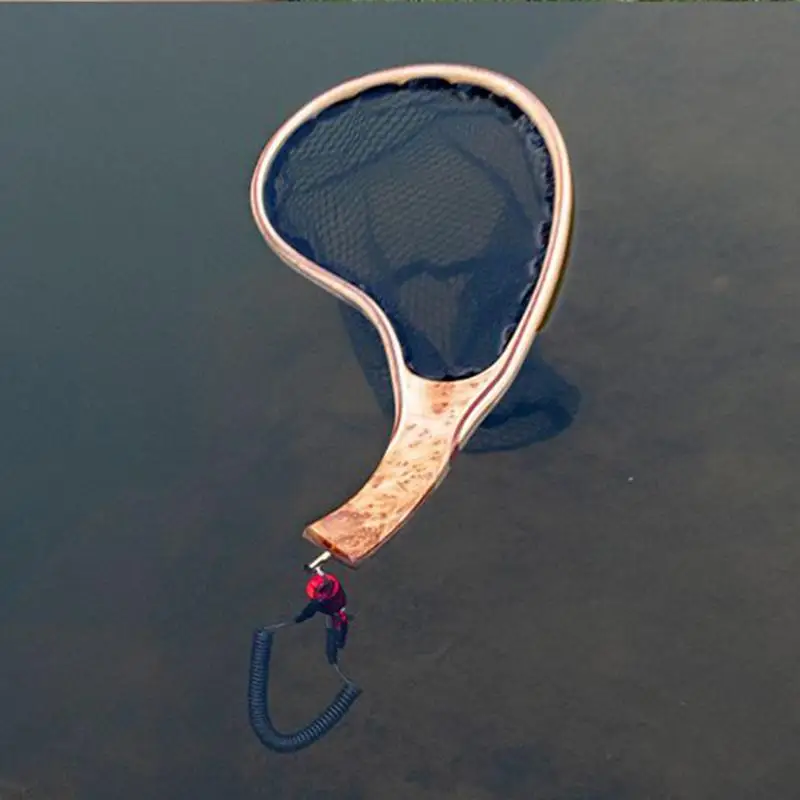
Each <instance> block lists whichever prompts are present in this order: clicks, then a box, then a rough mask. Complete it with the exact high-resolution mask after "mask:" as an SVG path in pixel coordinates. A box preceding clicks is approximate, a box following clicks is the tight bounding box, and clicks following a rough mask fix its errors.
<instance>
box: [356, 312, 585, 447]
mask: <svg viewBox="0 0 800 800" xmlns="http://www.w3.org/2000/svg"><path fill="white" fill-rule="evenodd" d="M341 315H342V320H343V322H344V326H345V329H346V330H347V334H348V337H349V340H350V343H351V345H352V348H353V352H354V354H355V356H356V359H357V360H358V363H359V366H360V367H361V370H362V372H363V373H364V378H365V380H366V381H367V383H368V384H369V387H370V389H371V390H372V392H373V394H374V396H375V400H376V402H377V403H378V406H379V408H380V410H381V412H382V414H384V416H386V417H387V418H389V419H391V417H392V415H393V413H394V403H393V399H392V384H391V378H390V376H389V367H388V364H387V361H386V356H385V354H384V351H383V346H382V345H381V341H380V337H379V336H378V333H377V331H376V330H375V328H373V326H372V324H371V323H370V322H369V321H368V320H367V319H366V318H365V317H363V316H362V315H361V314H360V313H359V312H357V311H355V310H354V309H351V308H349V307H348V306H345V305H342V306H341ZM580 405H581V393H580V390H579V389H578V387H577V386H575V385H574V384H571V383H570V382H569V381H567V380H566V379H565V378H564V377H562V376H561V375H560V374H559V373H558V371H557V370H556V369H555V368H554V367H552V366H551V365H550V364H548V363H547V361H546V360H545V358H544V355H543V354H542V349H541V346H540V345H539V343H538V342H536V341H534V344H533V347H531V351H530V353H529V355H528V358H527V359H526V360H525V364H524V365H523V367H522V369H521V370H520V372H519V374H518V375H517V377H516V380H515V381H514V383H513V384H512V385H511V388H510V389H509V390H508V392H507V394H506V395H505V396H504V397H503V399H502V400H501V401H500V403H498V405H497V406H496V407H495V408H494V410H493V411H492V412H491V414H489V416H488V417H487V418H486V419H485V420H484V421H483V424H482V425H481V426H480V428H478V430H477V431H476V432H475V434H474V436H473V437H472V438H471V439H470V441H469V442H468V443H467V445H466V447H465V448H464V452H465V453H471V454H477V453H493V452H499V451H503V450H519V449H521V448H524V447H529V446H530V445H533V444H536V443H538V442H544V441H547V440H548V439H553V438H555V437H556V436H559V435H560V434H561V433H563V432H564V431H565V430H566V429H567V428H569V427H570V425H572V423H573V422H574V420H575V417H576V416H577V414H578V412H579V409H580Z"/></svg>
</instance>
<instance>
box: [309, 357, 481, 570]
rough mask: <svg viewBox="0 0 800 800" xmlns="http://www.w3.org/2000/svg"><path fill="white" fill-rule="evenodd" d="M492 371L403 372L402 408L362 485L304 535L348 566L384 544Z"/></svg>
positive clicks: (436, 479)
mask: <svg viewBox="0 0 800 800" xmlns="http://www.w3.org/2000/svg"><path fill="white" fill-rule="evenodd" d="M493 375H494V373H493V371H491V370H490V371H488V372H484V373H482V374H481V375H479V376H477V377H475V378H471V379H469V380H464V381H457V382H455V381H450V382H437V381H429V380H425V379H423V378H420V377H418V376H416V375H413V374H411V373H407V374H405V375H403V383H404V387H403V398H404V400H403V408H402V409H401V413H400V415H399V418H398V420H397V422H396V424H395V430H394V432H393V434H392V437H391V439H390V440H389V444H388V446H387V448H386V452H385V454H384V456H383V458H382V459H381V462H380V464H378V467H377V468H376V469H375V471H374V472H373V473H372V476H371V477H370V478H369V480H368V481H367V482H366V484H365V485H364V487H363V488H362V489H361V491H359V492H358V493H357V494H356V495H354V496H353V497H352V498H351V499H350V500H348V501H347V502H346V503H345V504H344V505H343V506H341V507H340V508H338V509H336V510H335V511H333V512H332V513H330V514H328V515H327V516H325V517H323V518H322V519H320V520H317V521H316V522H314V523H312V524H311V525H309V526H308V527H307V528H306V530H305V533H304V535H305V537H306V538H307V539H309V540H310V541H312V542H314V543H315V544H316V545H318V546H319V547H322V548H324V549H326V550H329V551H330V552H331V553H332V554H333V555H334V556H335V557H336V558H337V559H339V560H340V561H343V562H344V563H346V564H347V565H348V566H350V567H357V566H358V565H359V564H360V563H361V562H362V561H363V560H364V559H366V558H368V557H369V556H370V555H372V553H373V552H374V551H375V550H377V549H378V548H379V547H381V546H382V545H384V544H386V542H387V541H388V540H389V539H391V538H392V536H394V534H395V533H397V531H399V530H400V528H401V527H402V526H403V525H404V524H405V523H406V522H407V521H408V519H409V517H410V516H411V515H412V514H413V513H414V511H415V510H416V509H417V508H418V507H419V506H420V505H422V503H423V502H424V501H425V499H426V498H427V497H428V495H429V494H430V493H431V492H432V491H433V490H434V489H435V488H436V487H437V486H438V485H439V484H440V483H441V481H442V480H444V478H445V477H446V475H447V473H448V471H449V468H450V461H451V459H452V457H453V454H454V452H455V451H456V450H457V449H458V442H459V430H460V427H461V426H462V424H463V422H464V419H465V417H466V416H467V414H468V413H469V411H470V409H471V407H472V406H474V404H475V402H476V399H477V398H478V397H480V396H481V394H482V393H483V391H484V390H485V389H486V388H487V387H488V386H489V385H490V384H491V382H492V380H493Z"/></svg>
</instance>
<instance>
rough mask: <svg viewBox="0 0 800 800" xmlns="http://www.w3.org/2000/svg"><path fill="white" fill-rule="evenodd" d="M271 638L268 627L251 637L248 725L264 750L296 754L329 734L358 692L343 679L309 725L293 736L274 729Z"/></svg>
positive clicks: (359, 690) (357, 689)
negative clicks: (270, 672) (272, 718)
mask: <svg viewBox="0 0 800 800" xmlns="http://www.w3.org/2000/svg"><path fill="white" fill-rule="evenodd" d="M274 636H275V633H274V630H272V629H270V628H259V629H258V630H256V632H255V633H254V634H253V647H252V650H251V654H250V686H249V693H248V700H249V710H250V725H251V726H252V728H253V730H254V731H255V733H256V736H258V738H259V740H260V741H261V743H262V744H263V745H264V747H266V748H268V749H269V750H272V751H274V752H276V753H296V752H297V751H298V750H303V749H304V748H306V747H309V746H310V745H312V744H314V742H316V741H318V740H319V739H321V738H322V737H323V736H325V734H326V733H329V732H330V731H331V730H332V729H333V728H334V727H335V726H336V725H337V724H338V723H339V722H340V721H341V719H342V717H344V715H345V714H346V713H347V712H348V711H349V710H350V708H351V706H352V705H353V703H355V701H356V700H357V699H358V696H359V695H360V694H361V689H360V688H359V687H358V686H356V685H355V684H354V683H353V682H352V681H349V680H345V684H344V686H343V687H342V688H341V689H340V690H339V693H338V694H337V695H336V697H334V699H333V700H332V701H331V702H330V704H329V705H328V706H327V708H325V709H324V710H323V711H322V713H320V714H319V716H317V718H316V719H314V720H312V721H311V722H309V723H308V725H306V726H305V727H303V728H301V729H300V730H298V731H295V732H294V733H281V732H280V731H278V730H276V729H275V726H274V725H273V724H272V720H271V719H270V715H269V661H270V656H271V655H272V639H273V637H274ZM339 674H340V675H341V673H339Z"/></svg>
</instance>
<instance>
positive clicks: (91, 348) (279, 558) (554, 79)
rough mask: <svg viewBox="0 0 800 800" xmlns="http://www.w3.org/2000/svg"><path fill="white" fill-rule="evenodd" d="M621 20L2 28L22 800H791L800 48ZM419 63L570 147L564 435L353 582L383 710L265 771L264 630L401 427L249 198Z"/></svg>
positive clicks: (372, 685) (598, 13)
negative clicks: (495, 100) (515, 92)
mask: <svg viewBox="0 0 800 800" xmlns="http://www.w3.org/2000/svg"><path fill="white" fill-rule="evenodd" d="M620 11H621V9H618V8H617V7H608V8H605V7H603V8H597V9H594V8H593V9H590V14H589V15H588V16H585V17H584V16H583V13H584V11H583V10H582V9H581V8H577V7H569V8H567V9H563V10H562V9H561V8H554V7H551V6H547V7H543V8H533V7H531V6H530V5H525V6H520V7H504V9H502V11H501V10H500V9H488V8H483V7H481V8H469V9H468V8H464V9H460V10H459V11H458V13H456V9H448V13H446V14H444V13H441V12H442V9H428V10H423V9H419V8H415V9H413V10H412V9H405V8H400V7H397V6H393V7H392V8H391V9H379V8H372V9H370V13H369V14H364V13H362V12H363V9H360V10H359V9H355V8H342V7H337V8H336V9H327V8H324V7H315V8H305V9H301V8H299V7H297V6H281V5H276V6H272V7H269V8H267V7H264V6H258V7H256V6H254V7H252V8H249V7H245V6H241V7H239V6H237V7H225V8H222V7H212V6H204V7H203V8H202V9H198V8H190V7H188V6H182V7H180V8H177V7H169V8H165V7H162V8H156V7H146V8H145V7H135V6H129V7H123V6H119V7H114V8H111V7H102V6H98V7H88V6H87V7H83V6H75V7H45V6H36V7H14V8H11V7H6V8H3V9H0V14H1V15H2V19H0V96H2V98H3V106H4V115H3V119H4V122H3V124H2V125H0V149H1V150H2V152H3V154H4V156H5V158H4V166H3V173H2V175H3V177H2V180H0V198H1V200H2V203H3V212H4V213H3V214H0V240H2V242H3V269H2V277H0V287H1V288H2V291H0V369H1V370H2V375H3V387H4V388H3V390H2V392H0V425H2V430H0V441H2V443H3V444H2V450H0V452H2V462H0V463H2V466H3V482H2V488H1V489H0V492H1V493H2V494H0V498H2V502H0V519H2V527H1V528H0V530H1V531H2V548H0V650H1V652H2V658H1V659H0V707H2V709H3V714H2V720H1V721H0V781H2V782H0V787H3V788H2V789H0V795H2V792H5V793H6V794H11V796H12V797H13V796H14V795H13V791H18V790H17V789H16V788H14V789H9V788H6V786H10V787H28V794H27V795H26V796H27V797H32V798H46V799H47V800H56V799H58V800H61V798H80V800H85V799H86V798H101V799H105V798H109V797H115V798H121V799H122V798H129V797H130V798H137V800H141V798H183V797H191V798H195V799H196V798H215V799H216V798H219V797H237V798H257V797H269V798H299V797H303V798H323V797H327V798H333V797H335V798H337V800H339V799H340V798H341V799H342V800H343V799H344V798H374V797H381V798H387V800H388V799H389V798H403V799H404V800H406V799H407V798H409V797H413V798H422V800H426V798H436V799H437V800H438V799H439V798H441V797H443V796H448V795H455V794H456V793H458V795H459V796H464V797H469V798H475V799H476V800H490V799H491V798H503V800H513V799H514V798H524V799H525V800H530V798H531V797H548V798H553V800H567V799H569V800H575V799H576V798H594V799H595V800H596V799H597V798H604V799H605V798H608V799H609V800H610V799H611V798H614V799H615V800H628V798H631V799H633V798H636V799H638V798H643V797H669V796H672V797H680V798H692V799H694V798H697V800H717V799H719V800H731V798H753V797H765V798H779V799H780V800H783V798H787V797H792V796H793V795H794V794H795V790H796V786H797V785H798V784H799V783H800V774H799V773H798V766H797V758H796V753H797V750H798V745H800V741H799V740H800V733H798V731H800V728H798V724H797V721H798V706H797V703H796V697H797V696H798V690H800V686H798V680H800V679H798V673H797V670H796V668H795V666H796V664H797V661H798V658H799V657H800V641H799V640H798V636H797V634H796V630H797V625H796V615H797V609H798V608H800V583H798V581H797V579H796V575H797V570H798V568H800V558H799V551H798V545H797V536H796V520H797V519H798V518H800V500H799V499H798V493H797V491H796V487H795V483H796V481H795V476H796V475H797V474H798V468H800V450H799V449H798V441H797V437H796V435H795V434H794V433H793V432H794V431H795V429H796V425H795V424H794V413H795V412H794V409H795V408H796V406H797V403H796V402H793V400H794V399H795V398H796V397H797V396H798V394H800V369H798V367H797V366H796V365H797V363H798V359H797V355H798V352H800V322H798V315H797V311H796V309H797V308H798V305H800V282H798V280H797V277H796V276H797V270H796V258H797V253H798V252H799V251H800V247H799V246H798V245H800V241H799V239H800V234H799V233H798V229H797V224H796V209H797V207H798V199H800V198H798V186H800V174H798V169H800V167H798V162H797V159H796V158H795V150H796V142H797V141H798V136H799V135H800V106H798V104H797V103H794V102H793V98H794V97H795V94H796V92H795V89H794V76H795V75H797V74H798V71H799V69H800V51H798V49H797V47H796V41H797V36H798V34H799V33H800V30H799V28H800V21H798V20H797V19H796V18H795V17H796V15H795V16H792V15H789V14H783V15H781V14H780V13H779V12H780V11H781V9H774V11H775V12H776V13H774V14H770V15H759V16H758V17H756V16H752V15H751V16H750V17H748V19H746V20H745V19H744V18H743V17H742V16H741V15H737V16H734V15H727V16H725V17H724V18H721V17H720V16H719V15H713V18H712V16H711V15H708V14H703V13H701V12H702V10H701V9H698V10H697V12H698V13H696V14H695V15H693V16H692V18H691V19H689V18H688V16H687V15H685V14H684V15H678V14H675V13H674V11H673V10H672V9H671V8H668V7H664V8H654V9H650V11H651V12H652V13H649V14H647V15H643V14H637V15H634V14H624V13H619V12H620ZM334 12H336V13H335V14H334ZM389 13H392V15H393V16H392V21H391V24H387V20H388V16H387V17H386V19H384V18H383V17H382V14H386V15H388V14H389ZM421 13H426V14H427V16H426V21H425V24H424V25H420V21H419V20H420V14H421ZM412 14H413V16H412ZM301 41H302V42H303V46H302V47H300V46H298V42H301ZM212 42H213V45H212V44H211V43H212ZM432 58H441V59H443V60H444V59H447V60H464V61H468V62H472V63H477V64H481V65H485V66H488V67H490V68H494V69H498V70H500V71H504V72H507V73H510V74H511V75H513V76H515V77H519V78H521V79H522V80H524V81H526V82H527V83H528V84H529V85H530V86H531V88H533V89H534V91H537V92H538V93H540V94H541V96H542V98H543V99H544V100H545V102H547V104H548V106H550V108H551V110H552V111H553V113H554V115H555V117H556V119H557V120H558V121H559V124H560V126H561V127H562V129H563V131H564V135H565V137H566V140H567V144H568V146H569V148H570V154H571V157H572V161H573V167H574V173H575V177H576V183H577V224H576V238H575V246H574V250H573V254H572V264H571V267H570V269H569V271H568V273H567V279H566V281H565V286H564V289H563V291H562V294H561V296H560V299H559V305H558V308H557V310H556V312H555V314H554V315H553V317H552V319H551V321H550V324H549V326H548V328H547V330H546V332H545V333H544V335H543V336H542V337H541V338H540V340H539V346H540V347H541V348H542V350H541V352H538V351H537V353H536V354H535V355H534V357H533V359H532V363H533V364H534V366H537V365H538V366H539V367H541V369H542V370H543V371H542V372H540V373H538V374H540V375H541V376H544V377H543V378H542V381H543V383H542V386H543V387H544V388H539V386H538V384H537V385H536V386H535V387H534V388H533V390H532V391H533V395H531V396H532V397H534V398H535V399H534V400H532V401H531V402H532V404H533V405H535V404H536V402H537V399H536V398H539V399H541V397H542V396H544V395H548V396H550V395H551V394H554V395H555V396H557V397H559V398H561V399H560V400H559V403H561V404H562V406H563V407H564V408H565V409H567V411H569V412H570V414H571V415H574V420H573V423H572V424H571V425H570V426H569V428H568V429H567V430H566V431H565V432H564V433H563V434H562V435H558V436H553V437H550V438H546V437H539V438H542V439H544V440H543V441H536V442H534V443H532V444H531V446H526V447H518V448H515V449H509V450H502V451H497V450H493V451H492V452H488V453H486V454H485V455H483V456H482V457H481V458H463V459H459V460H458V462H457V463H456V465H455V467H454V469H453V471H452V473H451V475H450V477H449V478H448V479H447V481H446V482H445V483H444V485H443V486H442V487H441V489H440V490H439V491H438V492H437V493H436V494H435V495H434V496H433V497H432V498H431V500H430V501H429V503H428V504H426V506H425V508H424V509H423V510H422V511H421V512H420V514H419V515H418V516H417V517H416V518H415V519H414V521H413V522H412V523H411V524H410V525H409V526H408V528H407V530H405V531H404V532H403V533H402V534H401V535H400V536H398V537H397V539H396V540H395V542H393V543H392V545H390V546H389V547H387V548H385V549H384V550H382V551H381V555H380V558H376V559H374V561H373V562H371V563H370V564H369V565H368V566H367V567H365V568H364V569H363V570H361V571H359V572H358V573H355V574H352V575H351V574H348V575H347V582H348V589H349V593H350V595H351V597H352V598H353V610H354V611H356V612H357V614H358V621H357V623H356V625H355V626H354V629H353V631H352V634H351V640H350V642H349V644H348V652H347V656H346V667H347V668H348V669H350V671H352V672H353V674H354V675H355V676H356V677H357V678H358V679H359V681H360V682H361V683H362V684H363V686H364V688H365V694H364V696H363V698H362V699H361V700H360V701H359V706H358V708H357V710H356V711H354V713H353V715H352V716H351V717H350V718H349V719H348V721H347V723H346V724H345V725H344V726H343V727H341V728H340V729H339V730H337V731H336V732H335V733H334V734H332V735H331V737H329V738H328V739H327V740H326V742H325V743H324V744H323V745H321V746H320V747H319V748H316V749H313V750H311V751H308V753H307V754H304V755H303V756H301V759H302V760H298V759H278V758H271V757H269V756H268V754H265V753H264V752H262V751H261V750H260V749H259V746H258V744H257V742H256V741H255V739H254V737H253V736H252V734H251V732H250V731H249V729H248V727H247V714H246V706H245V701H246V695H245V691H246V669H247V657H248V649H249V639H250V632H251V627H252V626H253V625H256V624H259V623H261V622H265V621H268V620H270V619H272V618H274V617H276V616H280V615H282V614H284V613H286V612H287V611H288V610H289V609H293V608H294V607H296V606H297V604H298V603H302V597H301V586H302V583H301V581H302V574H301V573H300V572H299V569H298V567H299V565H300V564H301V563H302V562H303V560H304V559H305V558H306V557H307V556H308V555H309V553H310V552H311V550H310V548H308V547H307V546H306V545H305V543H304V542H302V540H301V539H300V537H299V533H300V530H301V528H302V525H303V523H304V522H306V521H308V520H310V519H314V518H316V517H318V516H319V515H321V514H323V513H325V512H326V511H327V510H329V509H330V508H331V507H333V506H334V505H335V504H337V503H339V502H341V500H343V499H344V498H345V497H346V496H347V495H348V493H349V492H351V491H353V490H355V489H356V488H358V486H359V485H360V483H361V482H362V481H363V480H364V479H365V477H366V476H367V474H368V472H369V470H370V469H371V468H372V466H373V465H374V464H375V463H376V462H377V459H378V458H379V456H380V453H381V451H382V446H383V444H384V442H385V439H386V436H387V433H388V431H387V427H388V423H387V420H386V417H385V416H384V415H383V414H382V413H381V409H380V403H379V402H376V395H375V393H374V392H373V390H372V388H371V387H370V384H369V382H368V381H367V379H366V378H365V374H364V372H363V371H362V369H361V366H360V364H359V361H358V358H357V355H356V353H354V350H353V348H352V344H351V341H350V338H349V336H348V332H347V328H346V326H345V325H343V324H342V319H341V315H340V312H339V308H338V306H337V304H336V303H335V301H334V300H333V299H332V298H330V297H328V296H327V295H325V293H324V292H322V291H320V290H318V289H316V288H315V287H314V286H312V285H311V284H309V283H307V282H305V281H303V280H302V279H301V278H299V277H298V276H296V275H294V274H292V273H291V272H290V271H289V270H288V269H285V268H283V267H282V266H281V265H279V264H278V263H277V261H276V260H275V259H274V258H273V257H272V256H271V255H270V254H269V253H268V252H267V251H266V248H265V247H264V246H263V244H262V242H261V240H260V237H259V236H258V234H257V232H256V230H255V226H254V225H253V223H252V221H251V220H250V218H249V212H248V208H247V184H248V181H249V177H250V171H251V169H252V167H253V162H254V160H255V158H256V156H257V154H258V152H259V150H260V148H261V147H262V145H263V143H264V141H265V140H266V139H267V137H268V136H269V134H270V133H271V132H272V131H273V130H274V128H275V127H276V126H277V125H278V124H279V123H280V122H281V121H282V120H283V119H284V118H285V117H286V115H287V114H289V113H291V112H292V111H293V110H294V109H296V108H297V107H298V106H299V105H301V104H302V103H303V102H305V101H306V100H308V99H309V98H310V97H312V96H313V95H314V94H315V93H316V92H317V91H320V90H322V89H324V88H327V87H328V86H329V85H330V84H332V83H334V82H335V81H337V80H339V79H342V78H346V77H350V76H352V75H354V74H357V73H360V72H364V71H368V70H370V69H374V68H377V67H381V66H389V65H391V64H396V63H400V62H408V61H412V60H423V59H432ZM743 123H746V124H744V126H743ZM539 359H542V360H541V361H540V360H539ZM545 365H546V366H545ZM537 368H538V367H537ZM549 370H552V373H551V372H549ZM537 380H538V378H537ZM520 386H521V387H522V388H523V389H524V383H522V384H520ZM570 387H580V392H581V399H580V407H579V412H578V413H577V414H574V409H575V407H576V406H575V402H576V399H577V398H576V397H574V396H573V395H572V394H571V393H570V392H571V389H570ZM517 391H521V389H519V388H518V389H517ZM518 402H519V404H520V405H519V408H522V409H524V408H525V403H526V402H528V400H526V399H525V397H524V396H521V397H520V398H519V401H518ZM545 418H546V417H545ZM553 419H555V420H557V419H558V415H556V416H555V417H553ZM549 424H551V425H554V426H556V427H557V425H556V423H554V422H553V421H552V420H551V421H550V422H549ZM501 427H502V426H498V430H499V429H500V428H501ZM491 431H492V428H491V426H489V427H487V428H486V432H487V434H488V433H491ZM318 634H319V631H318V630H314V629H309V630H308V631H307V632H306V631H298V632H297V633H296V635H295V636H293V637H292V639H291V642H290V641H289V640H288V639H287V641H286V643H285V645H282V646H281V649H280V651H279V652H278V653H277V655H276V664H275V670H276V674H275V681H276V686H280V687H283V690H284V692H285V695H284V696H282V697H281V698H280V700H279V701H278V702H276V714H280V715H281V716H280V717H279V718H276V722H278V723H279V724H281V725H284V724H285V725H286V726H287V727H288V726H290V725H291V724H292V723H293V722H294V721H297V720H302V719H304V718H306V717H307V716H308V715H309V714H310V713H311V712H313V711H314V710H315V709H317V708H318V707H319V705H320V703H321V701H322V700H324V699H325V698H327V697H328V696H329V695H330V694H331V690H332V688H333V685H334V684H333V678H332V677H331V676H329V675H328V671H327V670H326V668H325V666H324V665H323V664H322V663H320V654H319V639H318Z"/></svg>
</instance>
